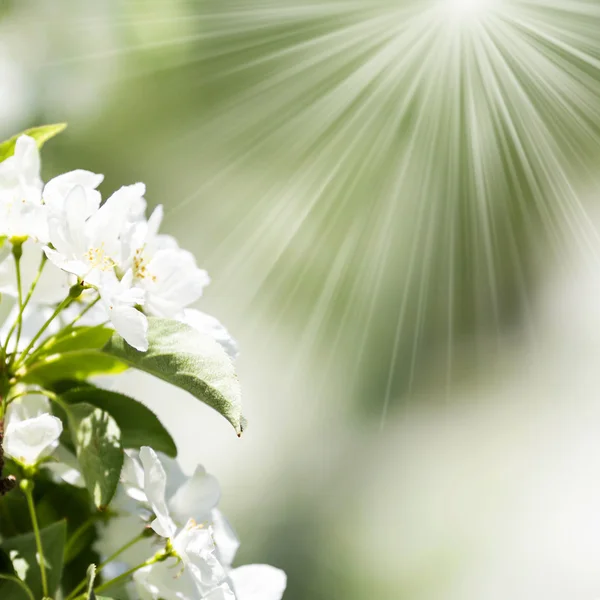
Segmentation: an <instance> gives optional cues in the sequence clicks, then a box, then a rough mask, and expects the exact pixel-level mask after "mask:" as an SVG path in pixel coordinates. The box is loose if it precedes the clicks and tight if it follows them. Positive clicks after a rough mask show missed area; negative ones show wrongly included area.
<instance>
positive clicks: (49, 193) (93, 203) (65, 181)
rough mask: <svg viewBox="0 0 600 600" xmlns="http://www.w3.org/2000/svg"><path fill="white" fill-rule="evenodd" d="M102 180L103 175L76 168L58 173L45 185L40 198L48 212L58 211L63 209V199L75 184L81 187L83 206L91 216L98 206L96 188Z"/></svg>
mask: <svg viewBox="0 0 600 600" xmlns="http://www.w3.org/2000/svg"><path fill="white" fill-rule="evenodd" d="M103 180H104V175H101V174H97V173H92V172H91V171H85V170H83V169H77V170H75V171H69V172H68V173H63V174H62V175H58V176H57V177H55V178H54V179H51V180H50V181H49V182H48V183H47V184H46V185H45V186H44V191H43V193H42V198H43V201H44V205H45V207H46V208H47V209H48V211H49V212H54V213H60V212H62V211H64V209H65V200H66V198H67V196H68V195H69V194H70V192H71V191H72V190H73V188H74V187H76V186H81V187H82V188H83V192H84V195H83V197H84V198H85V200H84V206H85V211H84V212H85V213H87V216H88V217H89V216H91V215H92V214H93V213H94V212H96V211H97V210H98V208H99V207H100V202H101V201H102V197H101V196H100V192H99V191H98V190H97V189H96V188H97V187H98V186H99V185H100V184H101V183H102V181H103Z"/></svg>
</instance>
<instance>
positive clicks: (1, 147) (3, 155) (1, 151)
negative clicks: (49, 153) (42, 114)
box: [0, 123, 67, 162]
mask: <svg viewBox="0 0 600 600" xmlns="http://www.w3.org/2000/svg"><path fill="white" fill-rule="evenodd" d="M66 127H67V124H66V123H56V124H54V125H41V126H40V127H32V128H31V129H26V130H25V131H23V132H21V133H18V134H17V135H14V136H13V137H11V138H10V139H8V140H6V141H4V142H0V162H2V161H3V160H6V159H7V158H8V157H9V156H12V155H13V154H14V152H15V144H16V143H17V139H18V138H19V136H21V135H28V136H29V137H32V138H33V139H34V140H35V141H36V142H37V145H38V148H41V147H42V146H43V145H44V144H45V143H46V142H47V141H48V140H49V139H50V138H53V137H54V136H55V135H58V134H59V133H60V132H61V131H64V130H65V128H66Z"/></svg>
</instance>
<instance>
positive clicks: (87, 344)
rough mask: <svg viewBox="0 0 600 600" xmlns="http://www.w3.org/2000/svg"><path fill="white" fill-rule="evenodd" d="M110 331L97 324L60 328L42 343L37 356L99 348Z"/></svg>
mask: <svg viewBox="0 0 600 600" xmlns="http://www.w3.org/2000/svg"><path fill="white" fill-rule="evenodd" d="M112 333H113V331H112V329H109V328H108V327H102V326H99V325H97V326H94V327H74V328H73V329H69V330H62V331H61V332H60V333H58V334H57V335H56V336H55V337H53V338H51V339H50V340H49V342H48V343H47V345H46V344H44V349H43V351H42V352H41V353H40V354H39V355H38V356H40V357H41V356H49V355H52V354H60V353H65V352H73V351H75V350H99V349H100V348H102V347H103V346H104V345H106V343H107V342H108V340H110V337H111V336H112Z"/></svg>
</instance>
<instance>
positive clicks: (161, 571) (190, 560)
mask: <svg viewBox="0 0 600 600" xmlns="http://www.w3.org/2000/svg"><path fill="white" fill-rule="evenodd" d="M173 546H174V548H176V551H177V553H178V555H179V557H180V559H181V563H182V564H178V563H177V562H174V561H173V559H170V560H169V561H165V562H160V563H155V564H153V565H149V566H147V567H144V568H142V569H140V570H139V571H136V573H135V574H134V576H133V580H134V582H135V587H136V589H137V592H138V594H139V596H140V598H142V600H203V599H205V598H211V599H212V598H213V596H212V595H211V591H212V590H214V589H215V588H216V587H217V586H218V585H219V583H220V582H221V581H222V580H223V578H224V577H225V572H224V570H223V568H222V567H221V566H220V564H219V562H218V561H217V559H216V557H215V555H214V545H213V543H212V541H211V536H210V532H209V531H207V530H201V529H198V528H197V527H196V528H194V527H193V526H192V528H190V529H188V528H186V529H184V530H182V532H181V533H180V534H179V536H178V537H177V538H176V539H175V540H174V541H173ZM182 566H183V569H182V568H181V567H182ZM223 598H227V599H231V600H234V596H233V595H232V594H230V595H229V596H224V597H223Z"/></svg>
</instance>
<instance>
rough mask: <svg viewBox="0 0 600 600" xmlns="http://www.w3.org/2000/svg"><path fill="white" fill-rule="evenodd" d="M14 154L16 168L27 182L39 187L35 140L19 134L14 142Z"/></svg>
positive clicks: (37, 156)
mask: <svg viewBox="0 0 600 600" xmlns="http://www.w3.org/2000/svg"><path fill="white" fill-rule="evenodd" d="M14 156H15V160H16V163H17V165H18V167H17V168H18V169H19V171H20V173H21V175H22V176H23V178H24V179H25V180H26V181H27V183H28V184H29V185H32V186H39V187H40V188H41V184H42V181H41V179H40V151H39V149H38V147H37V143H36V141H35V140H34V139H33V138H32V137H30V136H28V135H21V136H19V138H17V143H16V144H15V154H14Z"/></svg>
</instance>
